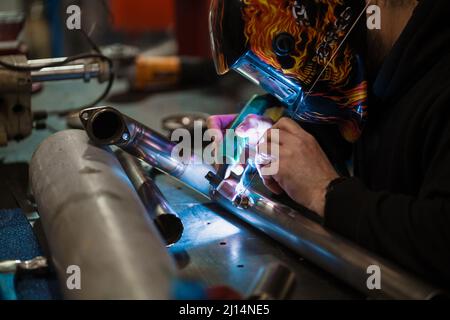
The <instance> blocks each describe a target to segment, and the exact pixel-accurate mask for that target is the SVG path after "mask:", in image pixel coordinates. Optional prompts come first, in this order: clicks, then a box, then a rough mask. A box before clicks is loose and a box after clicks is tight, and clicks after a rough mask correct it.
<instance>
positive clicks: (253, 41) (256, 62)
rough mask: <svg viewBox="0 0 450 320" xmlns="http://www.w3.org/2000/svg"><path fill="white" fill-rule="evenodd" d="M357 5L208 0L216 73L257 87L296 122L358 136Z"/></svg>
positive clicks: (347, 0) (329, 0)
mask: <svg viewBox="0 0 450 320" xmlns="http://www.w3.org/2000/svg"><path fill="white" fill-rule="evenodd" d="M362 18H365V6H364V1H362V0H212V2H211V10H210V35H211V43H212V50H213V56H214V61H215V64H216V69H217V72H218V73H219V74H225V73H227V72H228V71H229V70H230V69H233V70H235V71H237V72H238V73H240V74H242V75H243V76H244V77H246V78H247V79H249V80H251V81H252V82H254V83H256V84H258V85H259V86H260V87H262V88H263V89H264V90H265V91H267V92H268V93H270V94H272V95H273V96H275V97H276V98H277V99H278V100H280V102H282V103H283V104H284V105H285V106H286V107H287V111H288V114H289V115H291V116H292V117H293V118H294V119H296V120H298V121H306V122H312V123H334V124H338V125H339V128H340V131H341V133H342V135H343V137H344V138H345V139H346V140H348V141H350V142H354V141H355V140H357V138H358V137H359V135H360V133H361V130H362V126H363V124H364V120H365V118H366V114H367V112H366V109H367V82H366V78H365V72H364V63H363V52H364V50H363V48H364V44H365V41H364V39H365V38H364V36H365V32H364V30H365V23H364V22H365V19H362Z"/></svg>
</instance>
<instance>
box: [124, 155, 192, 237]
mask: <svg viewBox="0 0 450 320" xmlns="http://www.w3.org/2000/svg"><path fill="white" fill-rule="evenodd" d="M116 155H117V158H118V159H119V162H120V164H121V165H122V167H123V169H124V170H125V173H126V174H127V175H128V178H130V180H131V183H132V184H133V186H134V188H135V189H136V191H137V193H138V195H139V197H140V198H141V201H142V203H143V204H144V206H145V209H147V213H148V214H149V216H150V217H151V218H152V219H153V221H154V222H155V225H156V226H157V227H158V230H159V232H160V233H161V236H162V237H163V239H164V240H165V241H166V244H167V245H172V244H174V243H176V242H177V241H178V240H180V238H181V235H182V234H183V229H184V228H183V223H182V222H181V219H180V218H179V217H178V215H177V214H176V213H175V211H174V210H173V209H172V207H171V206H170V205H169V203H168V202H167V200H166V198H165V197H164V196H163V194H162V193H161V191H160V190H159V188H158V186H157V185H156V183H155V182H154V181H153V180H152V178H150V177H149V176H148V175H147V174H145V172H144V170H143V168H142V165H141V164H140V163H139V160H138V159H137V158H135V157H133V156H132V155H130V154H128V153H126V152H124V151H122V150H118V151H117V152H116Z"/></svg>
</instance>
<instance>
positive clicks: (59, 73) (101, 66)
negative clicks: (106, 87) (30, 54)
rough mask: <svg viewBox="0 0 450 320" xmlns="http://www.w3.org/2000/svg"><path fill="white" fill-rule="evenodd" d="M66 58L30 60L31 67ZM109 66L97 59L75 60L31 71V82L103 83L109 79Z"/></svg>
mask: <svg viewBox="0 0 450 320" xmlns="http://www.w3.org/2000/svg"><path fill="white" fill-rule="evenodd" d="M65 59H66V58H50V59H38V60H29V61H28V63H27V64H28V65H29V66H33V67H35V66H40V65H44V64H49V63H55V62H61V61H64V60H65ZM108 73H109V66H108V65H107V63H106V62H104V61H96V60H95V59H83V60H75V61H72V62H70V63H67V64H66V65H63V66H57V67H48V68H42V69H40V70H37V71H31V80H32V81H33V82H44V81H59V80H76V79H82V80H84V81H90V80H91V79H98V81H99V82H103V81H105V80H106V79H107V78H108Z"/></svg>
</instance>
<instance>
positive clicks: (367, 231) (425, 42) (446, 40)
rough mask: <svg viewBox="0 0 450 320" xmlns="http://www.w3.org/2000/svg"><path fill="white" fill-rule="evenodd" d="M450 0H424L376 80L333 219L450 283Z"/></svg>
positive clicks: (329, 207) (332, 203)
mask: <svg viewBox="0 0 450 320" xmlns="http://www.w3.org/2000/svg"><path fill="white" fill-rule="evenodd" d="M449 17H450V1H448V0H422V1H421V2H420V4H419V5H418V7H417V8H416V10H415V12H414V14H413V17H412V18H411V20H410V22H409V23H408V25H407V27H406V29H405V30H404V31H403V33H402V34H401V36H400V38H399V40H398V41H397V43H396V44H395V46H394V48H393V49H392V51H391V53H390V54H389V56H388V57H387V59H386V60H385V62H384V64H383V66H382V68H381V71H380V72H379V75H378V77H377V79H376V80H375V82H374V83H373V97H372V98H371V100H370V102H369V120H368V124H367V127H366V128H365V130H364V131H363V135H362V137H361V139H360V141H359V142H358V143H357V145H356V150H355V159H354V163H355V177H354V178H351V179H349V180H347V181H345V182H342V183H340V184H337V186H336V187H335V188H334V190H333V191H331V192H329V193H328V195H327V202H326V210H325V225H326V226H327V227H329V228H330V229H333V230H335V231H337V232H338V233H341V234H343V235H345V236H346V237H348V238H350V239H352V240H354V241H355V242H357V243H359V244H361V245H363V246H364V247H366V248H369V249H371V250H372V251H374V252H377V253H379V254H380V255H383V256H385V257H387V258H390V259H391V260H394V261H396V262H397V263H398V264H400V265H402V266H404V267H405V268H407V269H409V270H411V271H413V272H415V273H416V274H418V275H420V276H421V277H423V278H425V279H428V280H429V281H431V282H433V283H435V284H437V285H439V286H441V287H443V288H450V18H449Z"/></svg>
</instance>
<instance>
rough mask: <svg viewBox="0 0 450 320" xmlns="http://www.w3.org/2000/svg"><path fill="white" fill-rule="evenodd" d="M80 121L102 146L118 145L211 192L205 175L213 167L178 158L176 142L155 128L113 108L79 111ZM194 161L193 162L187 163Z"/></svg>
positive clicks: (161, 168)
mask: <svg viewBox="0 0 450 320" xmlns="http://www.w3.org/2000/svg"><path fill="white" fill-rule="evenodd" d="M80 120H81V122H82V124H83V126H84V127H85V128H86V132H87V133H88V135H89V138H90V139H91V140H92V141H94V142H95V143H97V144H99V145H116V146H118V147H120V148H121V149H123V150H124V151H126V152H128V153H130V154H131V155H133V156H135V157H137V158H139V159H141V160H143V161H145V162H147V163H148V164H150V165H151V166H153V167H155V168H157V169H159V170H161V171H163V172H165V173H167V174H169V175H171V176H174V177H176V178H178V179H179V180H181V181H183V182H186V184H187V185H189V186H190V187H191V188H193V189H194V190H196V191H198V192H200V193H202V194H204V195H208V193H209V185H208V184H207V183H205V181H206V180H205V178H204V177H205V176H206V174H207V173H208V172H209V171H212V170H214V169H213V168H212V167H211V166H207V165H204V164H202V163H201V161H199V160H198V159H196V158H195V156H192V158H191V159H188V161H186V163H183V162H181V161H179V160H178V159H175V158H174V157H173V156H172V151H173V149H174V147H175V144H174V143H172V142H170V141H168V139H167V138H166V137H164V136H162V135H161V134H159V133H157V132H156V131H154V130H149V129H148V128H147V127H146V126H145V125H143V124H141V123H139V122H137V121H135V120H133V119H131V118H129V117H127V116H125V115H123V114H122V113H120V112H119V111H118V110H116V109H114V108H111V107H96V108H88V109H84V110H82V111H81V112H80ZM187 164H192V165H187Z"/></svg>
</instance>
